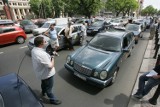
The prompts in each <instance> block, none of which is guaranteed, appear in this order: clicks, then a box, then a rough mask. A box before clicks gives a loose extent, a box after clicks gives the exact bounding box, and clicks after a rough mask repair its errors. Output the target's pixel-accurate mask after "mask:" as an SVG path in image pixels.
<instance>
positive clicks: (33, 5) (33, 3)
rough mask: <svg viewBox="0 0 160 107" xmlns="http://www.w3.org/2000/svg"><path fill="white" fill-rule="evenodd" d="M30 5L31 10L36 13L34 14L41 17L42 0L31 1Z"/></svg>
mask: <svg viewBox="0 0 160 107" xmlns="http://www.w3.org/2000/svg"><path fill="white" fill-rule="evenodd" d="M29 4H30V8H31V10H32V11H33V12H34V14H35V15H36V16H39V6H40V0H30V1H29Z"/></svg>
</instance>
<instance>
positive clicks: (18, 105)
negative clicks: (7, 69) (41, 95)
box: [0, 73, 44, 107]
mask: <svg viewBox="0 0 160 107" xmlns="http://www.w3.org/2000/svg"><path fill="white" fill-rule="evenodd" d="M0 107H44V106H43V104H42V103H41V102H40V101H39V99H38V98H37V96H36V95H35V94H34V93H33V91H32V90H31V88H30V87H29V86H28V85H27V84H26V83H25V82H24V81H23V80H22V78H20V77H19V76H18V75H17V74H15V73H11V74H8V75H5V76H1V77H0Z"/></svg>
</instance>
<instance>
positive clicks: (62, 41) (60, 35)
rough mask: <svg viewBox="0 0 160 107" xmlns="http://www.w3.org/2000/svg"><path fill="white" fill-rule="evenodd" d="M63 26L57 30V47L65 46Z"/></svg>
mask: <svg viewBox="0 0 160 107" xmlns="http://www.w3.org/2000/svg"><path fill="white" fill-rule="evenodd" d="M64 30H65V29H64V28H63V29H62V30H61V31H60V32H59V35H58V36H59V39H58V42H59V48H60V49H62V48H65V46H66V40H65V33H64Z"/></svg>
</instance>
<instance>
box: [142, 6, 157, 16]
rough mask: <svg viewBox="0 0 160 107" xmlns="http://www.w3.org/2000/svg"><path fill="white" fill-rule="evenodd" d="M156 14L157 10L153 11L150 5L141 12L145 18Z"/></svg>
mask: <svg viewBox="0 0 160 107" xmlns="http://www.w3.org/2000/svg"><path fill="white" fill-rule="evenodd" d="M156 13H157V9H155V8H154V7H153V6H152V5H149V6H147V7H146V8H145V9H143V10H142V11H141V14H142V15H145V16H146V15H148V16H150V15H154V14H156Z"/></svg>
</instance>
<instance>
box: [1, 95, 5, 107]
mask: <svg viewBox="0 0 160 107" xmlns="http://www.w3.org/2000/svg"><path fill="white" fill-rule="evenodd" d="M0 107H4V101H3V97H2V95H1V94H0Z"/></svg>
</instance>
